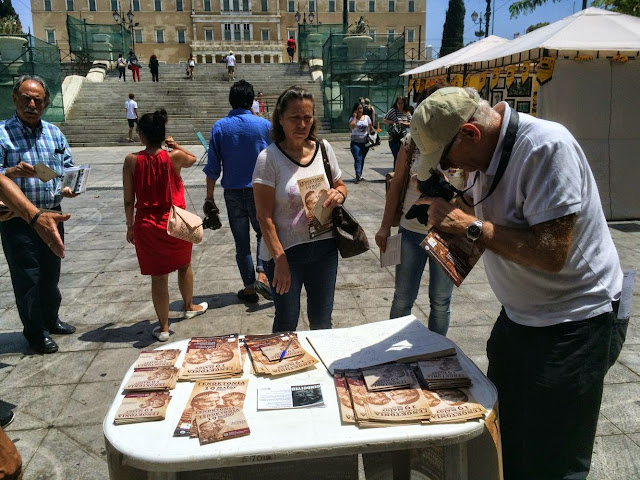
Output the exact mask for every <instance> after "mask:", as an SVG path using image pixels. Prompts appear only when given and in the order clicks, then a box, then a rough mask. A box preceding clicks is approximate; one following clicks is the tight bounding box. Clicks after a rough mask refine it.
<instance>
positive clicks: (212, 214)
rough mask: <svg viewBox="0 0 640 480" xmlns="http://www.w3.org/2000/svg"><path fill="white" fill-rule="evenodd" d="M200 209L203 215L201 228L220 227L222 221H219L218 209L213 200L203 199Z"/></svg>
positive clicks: (213, 228) (212, 228) (214, 228)
mask: <svg viewBox="0 0 640 480" xmlns="http://www.w3.org/2000/svg"><path fill="white" fill-rule="evenodd" d="M202 210H203V211H204V215H205V217H204V220H202V228H210V229H211V230H218V229H219V228H222V223H220V209H219V208H218V207H217V206H216V204H215V203H214V202H213V201H211V200H205V202H204V206H203V207H202Z"/></svg>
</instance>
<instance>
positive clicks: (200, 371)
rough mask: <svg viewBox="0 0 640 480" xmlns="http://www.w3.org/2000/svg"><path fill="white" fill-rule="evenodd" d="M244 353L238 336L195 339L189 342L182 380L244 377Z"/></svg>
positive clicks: (181, 371) (181, 372)
mask: <svg viewBox="0 0 640 480" xmlns="http://www.w3.org/2000/svg"><path fill="white" fill-rule="evenodd" d="M242 364H243V361H242V353H241V351H240V343H239V341H238V335H237V334H231V335H221V336H218V337H194V338H192V339H191V340H189V344H188V345H187V353H186V354H185V357H184V361H183V362H182V369H181V370H180V380H185V381H194V380H215V379H217V378H232V377H239V376H240V375H242Z"/></svg>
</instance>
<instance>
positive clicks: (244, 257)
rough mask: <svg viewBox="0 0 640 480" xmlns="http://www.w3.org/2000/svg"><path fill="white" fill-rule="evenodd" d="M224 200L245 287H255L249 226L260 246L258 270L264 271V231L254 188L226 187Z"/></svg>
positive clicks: (258, 250) (257, 256)
mask: <svg viewBox="0 0 640 480" xmlns="http://www.w3.org/2000/svg"><path fill="white" fill-rule="evenodd" d="M224 202H225V204H226V206H227V215H228V216H229V228H231V233H232V234H233V240H234V241H235V244H236V263H237V264H238V269H239V270H240V276H241V277H242V282H243V283H244V286H245V287H253V284H254V283H255V281H256V274H255V271H254V269H253V258H252V257H251V237H250V235H251V231H250V230H249V226H251V227H253V230H254V232H256V240H257V241H258V248H257V252H256V258H257V259H258V261H257V267H256V270H257V271H258V272H264V266H263V264H262V260H261V259H260V239H261V238H262V232H261V231H260V224H259V223H258V218H257V217H256V203H255V200H254V199H253V189H252V188H242V189H231V188H228V189H225V191H224Z"/></svg>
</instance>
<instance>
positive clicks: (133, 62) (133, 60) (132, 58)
mask: <svg viewBox="0 0 640 480" xmlns="http://www.w3.org/2000/svg"><path fill="white" fill-rule="evenodd" d="M129 69H130V70H131V75H132V76H133V81H134V82H135V81H136V77H138V81H140V62H138V57H137V56H136V54H135V52H134V51H133V50H130V51H129Z"/></svg>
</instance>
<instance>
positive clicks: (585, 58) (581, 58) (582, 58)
mask: <svg viewBox="0 0 640 480" xmlns="http://www.w3.org/2000/svg"><path fill="white" fill-rule="evenodd" d="M574 60H578V61H580V62H588V61H589V60H593V55H585V54H584V53H581V54H579V55H576V56H575V58H574Z"/></svg>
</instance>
